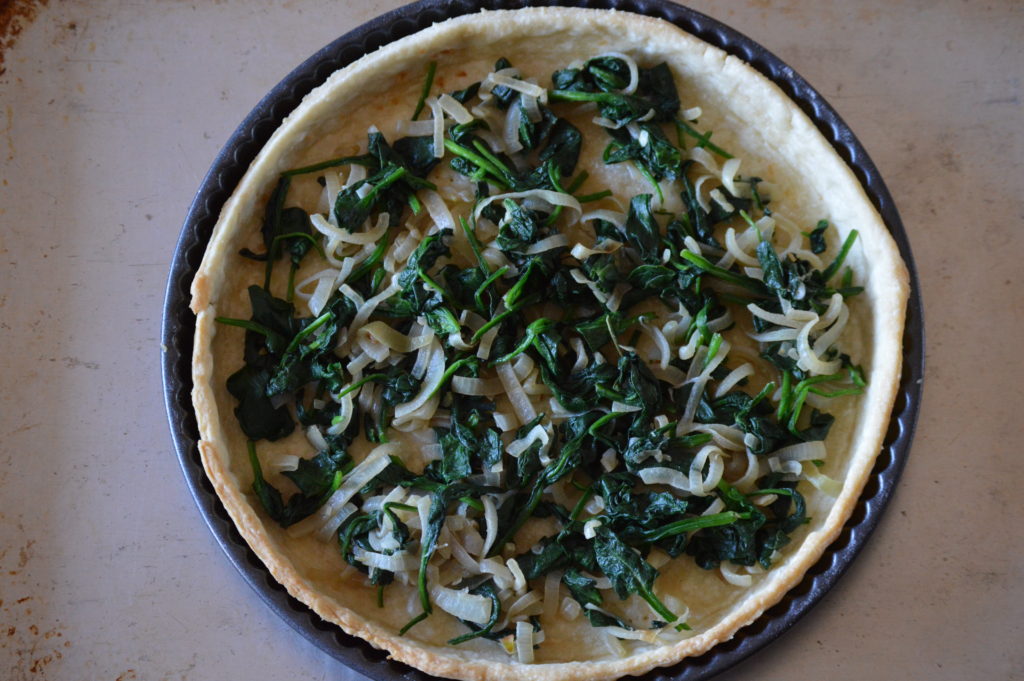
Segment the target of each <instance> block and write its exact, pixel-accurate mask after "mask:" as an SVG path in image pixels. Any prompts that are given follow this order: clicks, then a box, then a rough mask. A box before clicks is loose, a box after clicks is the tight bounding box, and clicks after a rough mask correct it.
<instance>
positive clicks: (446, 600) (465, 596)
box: [430, 586, 492, 626]
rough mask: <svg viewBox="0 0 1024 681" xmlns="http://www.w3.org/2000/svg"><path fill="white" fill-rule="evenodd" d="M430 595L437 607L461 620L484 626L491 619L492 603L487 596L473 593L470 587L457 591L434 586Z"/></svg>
mask: <svg viewBox="0 0 1024 681" xmlns="http://www.w3.org/2000/svg"><path fill="white" fill-rule="evenodd" d="M430 596H431V598H432V599H433V601H434V603H435V604H436V605H437V607H439V608H441V609H442V610H444V611H445V612H447V613H448V614H450V615H454V616H455V617H458V618H459V619H460V620H466V621H468V622H473V623H474V624H479V625H481V626H482V625H484V624H487V622H488V620H490V619H491V608H492V604H491V599H490V598H488V597H487V596H478V595H476V594H471V593H469V590H468V589H460V590H458V591H456V590H455V589H448V588H446V587H443V586H435V587H433V588H432V589H431V590H430Z"/></svg>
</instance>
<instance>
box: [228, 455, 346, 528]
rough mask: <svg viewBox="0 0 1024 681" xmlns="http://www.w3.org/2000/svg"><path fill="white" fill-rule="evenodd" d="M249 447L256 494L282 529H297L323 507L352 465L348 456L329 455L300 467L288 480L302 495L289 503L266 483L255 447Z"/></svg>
mask: <svg viewBox="0 0 1024 681" xmlns="http://www.w3.org/2000/svg"><path fill="white" fill-rule="evenodd" d="M247 447H248V450H249V464H250V466H251V467H252V472H253V483H252V489H253V492H254V493H255V494H256V497H257V498H258V499H259V500H260V504H261V505H262V506H263V510H265V511H266V512H267V515H269V516H270V517H271V519H273V520H274V521H276V522H277V523H278V524H279V525H281V527H288V526H289V525H294V524H295V523H297V522H299V521H300V520H302V519H303V518H306V517H307V516H310V515H312V514H313V513H314V512H316V510H317V509H318V508H320V507H321V506H323V505H324V502H326V501H327V499H328V498H329V497H330V496H331V495H332V494H334V491H335V490H337V489H338V487H339V486H340V485H341V478H342V468H343V466H344V465H345V464H346V463H347V462H348V456H347V455H346V454H345V453H344V452H340V453H339V452H326V451H325V452H322V453H321V454H319V455H317V457H316V458H314V459H312V460H310V461H309V462H308V463H306V464H305V465H302V464H300V467H299V469H298V470H296V471H293V473H292V475H290V476H288V477H289V478H291V479H292V481H293V482H295V484H296V485H297V486H298V487H299V492H297V493H295V494H293V495H292V496H291V497H289V499H288V502H287V503H285V502H284V500H283V498H282V495H281V492H280V491H279V490H278V489H277V488H276V487H274V486H273V485H271V484H270V483H268V482H267V481H266V480H265V479H264V477H263V470H262V468H261V466H260V461H259V458H258V457H257V456H256V446H255V443H253V441H252V440H249V443H248V445H247ZM300 461H301V460H300Z"/></svg>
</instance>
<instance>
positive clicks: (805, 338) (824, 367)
mask: <svg viewBox="0 0 1024 681" xmlns="http://www.w3.org/2000/svg"><path fill="white" fill-rule="evenodd" d="M816 323H817V320H816V319H814V320H811V321H809V322H807V323H806V324H805V325H804V327H803V328H802V329H800V333H799V335H797V337H796V349H797V352H798V353H799V355H800V356H799V359H797V362H796V365H797V366H798V367H800V368H801V369H803V370H804V371H809V372H811V373H812V374H816V375H819V376H827V375H828V374H834V373H835V372H837V371H839V369H840V368H841V367H842V366H843V363H842V361H841V360H839V359H838V358H837V359H834V360H832V361H830V362H825V361H822V360H821V358H819V357H818V355H817V354H815V352H814V350H812V349H811V344H810V341H809V338H810V334H811V329H812V328H813V327H814V325H815V324H816Z"/></svg>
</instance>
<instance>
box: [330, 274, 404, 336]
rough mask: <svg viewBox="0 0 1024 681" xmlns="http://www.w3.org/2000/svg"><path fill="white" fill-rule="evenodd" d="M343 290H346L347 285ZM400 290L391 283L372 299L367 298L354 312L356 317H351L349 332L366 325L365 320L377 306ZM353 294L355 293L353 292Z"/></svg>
mask: <svg viewBox="0 0 1024 681" xmlns="http://www.w3.org/2000/svg"><path fill="white" fill-rule="evenodd" d="M344 288H347V285H346V286H345V287H344ZM401 290H402V289H401V287H400V286H399V285H398V284H397V283H395V282H394V281H392V283H391V284H389V285H388V287H387V288H385V289H384V290H383V291H381V292H380V293H378V294H377V295H375V296H373V297H372V298H369V299H368V300H367V301H366V302H365V303H363V304H362V305H361V306H360V307H359V310H358V311H357V312H356V316H355V317H353V319H352V323H351V324H349V327H348V328H349V330H350V331H356V330H357V329H359V328H360V327H361V326H362V325H363V324H365V323H366V320H368V319H369V318H370V315H372V314H373V313H374V311H376V309H377V306H378V305H380V304H381V303H383V302H384V301H385V300H387V299H388V298H390V297H391V296H393V295H395V294H396V293H398V292H399V291H401ZM353 293H355V292H354V291H353ZM350 299H351V298H350Z"/></svg>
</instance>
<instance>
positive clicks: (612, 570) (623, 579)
mask: <svg viewBox="0 0 1024 681" xmlns="http://www.w3.org/2000/svg"><path fill="white" fill-rule="evenodd" d="M594 556H595V557H596V558H597V564H598V565H600V566H601V570H602V571H603V572H604V574H605V576H607V577H608V578H609V579H610V580H611V582H612V588H614V589H615V593H616V594H617V595H618V596H619V598H627V597H628V596H629V595H630V594H633V593H636V594H639V595H640V597H641V598H643V599H644V600H645V601H647V603H648V604H649V605H650V606H651V608H652V609H653V610H654V611H655V612H656V613H658V615H659V616H661V618H662V619H664V620H665V621H666V622H675V621H676V619H678V618H677V617H676V615H675V614H673V613H672V611H671V610H669V609H668V608H667V607H665V604H664V603H662V602H661V600H660V599H659V598H658V597H657V596H655V595H654V580H655V579H657V577H658V571H657V570H656V569H655V568H654V567H652V566H651V564H650V563H648V562H647V561H646V560H644V559H643V558H641V557H640V554H639V553H637V552H636V551H635V550H634V549H632V548H631V547H630V546H628V545H627V544H625V543H624V542H623V541H622V540H621V539H619V537H618V536H617V535H616V534H615V533H613V532H612V531H611V530H609V529H608V528H607V527H604V526H601V527H598V528H597V532H596V534H595V535H594Z"/></svg>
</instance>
